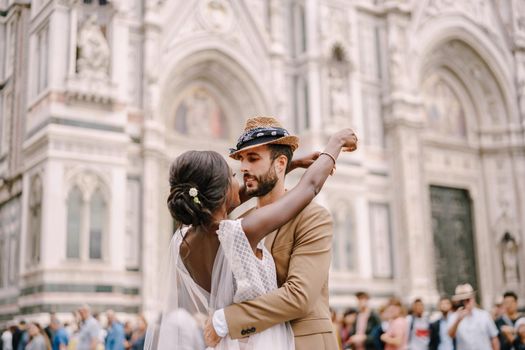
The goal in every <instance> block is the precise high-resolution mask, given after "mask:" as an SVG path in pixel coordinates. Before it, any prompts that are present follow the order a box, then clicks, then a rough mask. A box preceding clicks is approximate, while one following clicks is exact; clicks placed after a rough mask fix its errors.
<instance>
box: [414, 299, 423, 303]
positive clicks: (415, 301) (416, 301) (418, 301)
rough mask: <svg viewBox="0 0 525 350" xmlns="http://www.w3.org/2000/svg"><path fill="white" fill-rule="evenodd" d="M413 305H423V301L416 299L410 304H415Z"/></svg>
mask: <svg viewBox="0 0 525 350" xmlns="http://www.w3.org/2000/svg"><path fill="white" fill-rule="evenodd" d="M415 303H423V299H421V298H416V299H414V301H413V302H412V304H415Z"/></svg>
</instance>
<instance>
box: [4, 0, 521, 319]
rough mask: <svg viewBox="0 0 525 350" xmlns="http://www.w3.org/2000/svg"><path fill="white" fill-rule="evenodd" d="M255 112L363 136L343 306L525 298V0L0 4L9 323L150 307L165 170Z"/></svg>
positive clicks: (347, 199) (335, 295)
mask: <svg viewBox="0 0 525 350" xmlns="http://www.w3.org/2000/svg"><path fill="white" fill-rule="evenodd" d="M254 115H274V116H277V117H279V118H280V119H281V120H282V121H283V123H284V125H285V126H286V127H287V128H288V129H289V130H290V131H291V132H293V133H295V134H297V135H299V136H300V138H301V144H300V149H299V152H307V151H311V150H318V149H320V148H321V147H322V146H323V144H324V142H325V141H326V140H327V137H328V136H329V135H330V134H331V133H332V132H333V131H336V130H338V129H340V128H342V127H352V128H354V129H355V130H356V132H357V134H358V135H359V138H360V145H359V150H358V151H357V152H355V153H352V154H343V155H342V156H341V157H340V160H339V162H338V167H337V174H336V175H335V176H333V177H332V178H331V179H329V181H328V182H327V184H326V186H325V188H324V189H323V191H322V193H321V195H320V196H319V197H318V199H317V200H318V201H319V202H320V203H322V204H323V205H325V206H326V207H327V208H328V209H329V210H330V212H331V213H332V215H333V218H334V223H335V226H334V244H333V261H332V267H331V273H330V290H331V303H332V305H333V306H334V307H336V308H340V307H345V306H348V305H350V304H352V303H353V302H354V300H353V297H352V293H354V292H355V291H357V290H366V291H368V292H369V293H370V294H371V296H372V298H373V300H376V301H377V302H379V301H381V300H383V299H384V298H386V297H388V296H391V295H397V296H402V297H403V298H404V300H405V301H407V302H408V301H410V300H411V299H412V298H414V297H422V298H423V299H424V300H425V301H428V302H435V301H436V300H437V298H438V296H439V295H441V294H444V293H447V294H451V293H453V291H454V287H455V286H456V285H457V284H459V283H465V282H469V283H471V284H472V285H473V286H474V287H475V289H477V290H478V291H479V293H478V295H479V299H480V302H481V303H482V305H483V306H485V307H488V306H490V305H491V304H492V302H493V301H494V299H495V298H496V297H497V296H498V295H500V294H501V293H502V292H503V291H505V290H507V289H510V290H514V291H516V292H517V293H518V295H520V296H523V297H525V251H524V246H523V244H524V243H523V237H524V234H525V232H524V228H525V0H462V1H451V0H418V1H416V0H412V1H409V0H264V1H263V0H191V1H182V0H32V1H29V0H0V324H2V323H4V322H6V321H7V320H10V319H13V318H15V317H21V315H25V316H24V317H27V316H28V315H33V316H38V315H40V314H44V313H47V312H51V311H54V312H58V313H67V312H70V311H72V310H74V309H75V308H76V307H78V306H79V305H81V304H84V303H88V304H90V305H92V306H93V308H94V309H96V310H104V309H107V308H112V309H114V310H116V311H118V312H122V313H137V312H145V313H146V314H150V313H152V312H154V311H155V309H156V306H157V302H158V300H159V294H160V292H161V290H162V288H163V287H162V280H163V275H162V267H163V266H164V262H165V258H166V256H165V255H166V248H167V246H168V244H169V241H170V237H171V234H172V232H173V226H174V224H173V221H172V219H171V218H170V216H169V213H168V211H167V208H166V204H165V203H166V198H167V193H168V183H167V174H168V167H169V164H170V162H171V161H172V160H173V159H174V158H175V157H176V156H177V155H178V154H180V153H181V152H183V151H185V150H188V149H213V150H217V151H220V152H221V153H223V154H224V155H227V152H228V148H229V147H231V146H233V145H234V144H235V143H236V137H237V136H238V135H239V134H240V132H241V130H242V128H243V125H244V121H245V120H246V119H247V118H248V117H250V116H254ZM231 165H232V167H234V168H235V166H236V164H235V162H232V163H231ZM299 176H300V174H299V173H297V174H291V175H290V176H289V177H290V179H289V180H290V186H292V185H293V183H294V182H295V181H297V179H298V177H299Z"/></svg>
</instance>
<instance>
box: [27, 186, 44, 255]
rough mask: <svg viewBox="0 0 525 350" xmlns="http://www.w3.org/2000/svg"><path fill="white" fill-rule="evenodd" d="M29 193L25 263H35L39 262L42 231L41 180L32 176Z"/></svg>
mask: <svg viewBox="0 0 525 350" xmlns="http://www.w3.org/2000/svg"><path fill="white" fill-rule="evenodd" d="M29 193H30V195H29V225H28V250H27V263H28V265H35V264H38V263H39V262H40V251H41V247H40V244H41V237H42V234H41V231H42V181H41V180H40V177H39V176H36V177H34V179H33V181H32V183H31V189H30V192H29Z"/></svg>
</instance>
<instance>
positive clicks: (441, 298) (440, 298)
mask: <svg viewBox="0 0 525 350" xmlns="http://www.w3.org/2000/svg"><path fill="white" fill-rule="evenodd" d="M443 300H448V301H450V302H452V299H450V297H449V296H448V295H442V296H440V297H439V301H443Z"/></svg>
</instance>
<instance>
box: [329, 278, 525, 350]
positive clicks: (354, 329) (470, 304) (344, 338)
mask: <svg viewBox="0 0 525 350" xmlns="http://www.w3.org/2000/svg"><path fill="white" fill-rule="evenodd" d="M356 298H357V300H358V305H357V306H358V307H357V308H355V309H354V308H350V309H347V310H346V311H344V313H342V314H339V313H337V312H335V311H332V322H333V323H334V327H335V328H336V329H337V335H338V341H339V348H340V350H347V349H356V350H499V349H501V350H525V317H524V316H525V315H523V314H521V313H520V312H519V311H518V296H517V295H516V293H514V292H512V291H508V292H506V293H505V294H504V295H503V296H502V298H501V301H500V302H498V303H496V304H495V306H494V308H493V310H491V312H488V311H486V310H483V309H481V308H480V307H479V306H478V305H477V304H476V295H475V291H474V290H473V288H472V286H470V285H469V284H463V285H459V286H457V288H456V290H455V294H454V295H453V296H452V297H448V296H443V297H441V298H440V300H439V303H438V305H437V309H438V310H436V311H435V312H429V311H427V310H425V304H424V302H423V300H422V299H421V298H416V299H414V300H413V301H412V303H411V305H410V310H409V312H407V311H406V309H405V307H404V306H403V304H402V302H401V300H400V299H398V298H391V299H390V300H389V301H388V302H387V303H386V305H384V306H382V307H380V308H379V309H378V310H372V309H371V308H370V306H369V299H370V297H369V295H368V293H366V292H358V293H356Z"/></svg>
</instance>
